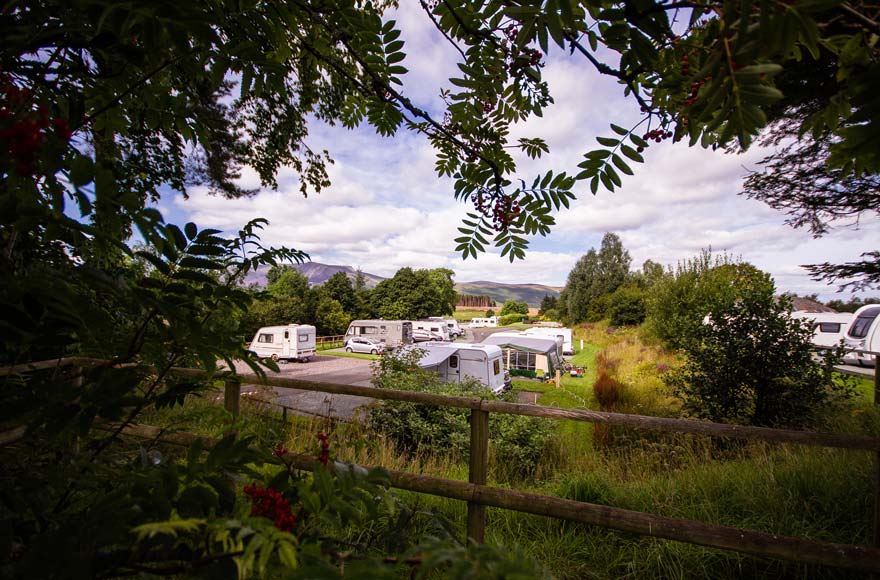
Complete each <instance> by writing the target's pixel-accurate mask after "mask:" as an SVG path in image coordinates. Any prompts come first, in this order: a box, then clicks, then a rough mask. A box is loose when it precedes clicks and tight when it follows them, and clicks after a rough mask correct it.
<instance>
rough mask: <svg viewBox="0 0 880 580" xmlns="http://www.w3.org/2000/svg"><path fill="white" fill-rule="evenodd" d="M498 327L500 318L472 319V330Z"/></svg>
mask: <svg viewBox="0 0 880 580" xmlns="http://www.w3.org/2000/svg"><path fill="white" fill-rule="evenodd" d="M496 326H498V317H497V316H490V317H488V318H471V322H470V327H471V328H487V327H488V328H495V327H496Z"/></svg>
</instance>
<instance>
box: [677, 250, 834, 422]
mask: <svg viewBox="0 0 880 580" xmlns="http://www.w3.org/2000/svg"><path fill="white" fill-rule="evenodd" d="M713 274H714V275H720V276H722V277H724V278H728V279H729V278H730V276H731V275H733V276H734V277H735V278H736V281H737V292H736V298H735V299H731V297H732V295H728V296H727V297H724V298H721V299H719V300H716V301H714V303H713V305H712V307H711V309H710V311H709V314H708V320H707V321H706V322H705V323H704V324H701V325H699V326H697V327H695V328H694V329H693V333H692V334H691V335H689V336H687V337H684V338H683V350H684V352H685V354H686V355H687V360H686V362H685V364H684V365H683V366H682V367H681V368H679V369H676V370H674V371H671V372H670V373H667V375H665V379H664V380H666V381H667V383H668V384H669V385H670V386H672V388H673V389H674V392H675V393H676V394H677V395H678V396H679V397H681V398H682V400H683V402H684V407H685V410H686V411H687V412H689V413H690V414H691V415H694V416H696V417H700V418H704V419H708V420H711V421H723V422H734V423H743V424H750V425H759V426H764V427H804V426H811V425H815V424H816V423H817V421H819V420H820V419H821V417H822V416H823V413H825V412H827V408H828V405H829V403H831V402H833V401H834V400H835V399H836V398H838V397H839V396H846V395H847V394H848V389H847V388H846V386H845V384H842V383H840V382H838V380H837V379H835V377H834V364H836V363H837V362H839V357H840V354H841V353H830V354H828V355H827V356H826V357H825V359H824V361H823V362H822V363H821V364H820V363H817V362H815V361H814V360H813V355H814V350H813V346H812V342H811V341H812V336H813V330H812V325H811V324H810V323H809V322H808V321H804V320H798V319H794V318H791V317H790V316H788V313H789V312H790V311H791V302H790V300H789V299H788V298H787V297H784V296H783V297H782V298H781V299H777V298H776V297H775V296H774V285H773V282H772V280H771V278H770V276H769V275H768V274H765V273H763V272H760V271H758V270H756V269H754V268H743V267H742V265H736V266H734V265H728V266H721V267H719V268H717V269H716V270H715V271H714V272H713Z"/></svg>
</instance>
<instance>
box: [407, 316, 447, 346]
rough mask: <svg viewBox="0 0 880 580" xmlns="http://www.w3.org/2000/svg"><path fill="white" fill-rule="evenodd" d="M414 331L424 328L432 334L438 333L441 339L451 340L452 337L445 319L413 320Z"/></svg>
mask: <svg viewBox="0 0 880 580" xmlns="http://www.w3.org/2000/svg"><path fill="white" fill-rule="evenodd" d="M412 327H413V332H415V331H416V330H424V331H425V332H428V333H430V335H436V336H438V337H439V340H443V341H446V342H449V341H450V340H452V338H451V337H450V336H449V327H448V326H446V321H445V320H442V319H441V320H413V321H412Z"/></svg>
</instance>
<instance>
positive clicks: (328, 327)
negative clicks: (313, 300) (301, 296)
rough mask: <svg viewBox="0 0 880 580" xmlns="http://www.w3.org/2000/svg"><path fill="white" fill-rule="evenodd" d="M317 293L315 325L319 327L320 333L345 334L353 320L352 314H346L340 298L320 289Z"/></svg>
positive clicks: (327, 334)
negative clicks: (337, 298) (335, 297)
mask: <svg viewBox="0 0 880 580" xmlns="http://www.w3.org/2000/svg"><path fill="white" fill-rule="evenodd" d="M317 295H318V305H317V306H316V307H315V326H316V328H317V329H318V334H320V335H324V336H335V335H338V334H344V333H345V331H346V329H348V324H349V323H350V322H351V316H350V315H349V314H346V312H345V310H344V309H343V307H342V304H341V303H340V302H339V301H338V300H336V299H334V298H332V297H330V296H329V295H328V294H327V293H326V292H323V291H319V292H318V293H317Z"/></svg>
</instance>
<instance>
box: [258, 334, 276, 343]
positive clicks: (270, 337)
mask: <svg viewBox="0 0 880 580" xmlns="http://www.w3.org/2000/svg"><path fill="white" fill-rule="evenodd" d="M274 338H275V335H273V334H261V335H260V336H258V337H257V342H273V339H274Z"/></svg>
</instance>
